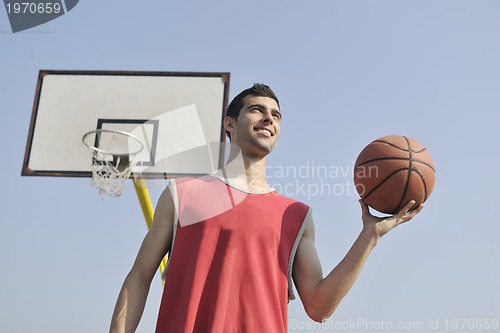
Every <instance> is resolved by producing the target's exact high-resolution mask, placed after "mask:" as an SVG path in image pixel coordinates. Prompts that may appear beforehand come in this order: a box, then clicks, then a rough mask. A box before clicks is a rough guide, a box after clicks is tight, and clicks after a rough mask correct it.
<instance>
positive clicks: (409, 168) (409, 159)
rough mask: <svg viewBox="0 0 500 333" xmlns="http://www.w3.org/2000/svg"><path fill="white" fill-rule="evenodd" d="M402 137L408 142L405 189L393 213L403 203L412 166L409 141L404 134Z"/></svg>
mask: <svg viewBox="0 0 500 333" xmlns="http://www.w3.org/2000/svg"><path fill="white" fill-rule="evenodd" d="M403 138H404V139H405V140H406V144H408V150H407V151H408V154H409V156H408V161H409V162H410V163H409V165H408V177H406V184H405V189H404V191H403V194H402V195H401V200H399V203H398V205H397V206H396V208H395V209H394V210H393V211H392V212H393V213H396V212H397V211H398V210H399V209H400V207H401V205H402V204H403V200H404V198H405V196H406V192H408V186H409V184H410V178H411V170H412V169H413V167H412V164H413V155H412V151H411V145H410V141H409V140H408V138H406V137H405V136H403Z"/></svg>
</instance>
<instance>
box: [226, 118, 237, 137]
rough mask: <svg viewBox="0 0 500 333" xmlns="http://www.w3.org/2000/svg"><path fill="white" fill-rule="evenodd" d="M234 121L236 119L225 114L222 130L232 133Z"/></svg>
mask: <svg viewBox="0 0 500 333" xmlns="http://www.w3.org/2000/svg"><path fill="white" fill-rule="evenodd" d="M235 122H236V120H235V119H234V118H231V117H230V116H226V118H224V130H225V131H227V132H229V133H233V131H234V128H235V126H236V124H235Z"/></svg>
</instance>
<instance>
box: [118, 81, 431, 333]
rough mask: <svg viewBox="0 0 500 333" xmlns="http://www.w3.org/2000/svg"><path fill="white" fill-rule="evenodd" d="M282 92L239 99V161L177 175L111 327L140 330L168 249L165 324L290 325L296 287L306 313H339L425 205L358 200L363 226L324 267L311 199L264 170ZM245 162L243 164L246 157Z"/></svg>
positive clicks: (192, 328) (160, 330)
mask: <svg viewBox="0 0 500 333" xmlns="http://www.w3.org/2000/svg"><path fill="white" fill-rule="evenodd" d="M281 118H282V116H281V111H280V107H279V101H278V98H277V97H276V96H275V94H274V93H273V92H272V90H271V89H270V88H269V87H268V86H266V85H262V84H255V85H254V86H253V87H252V88H249V89H246V90H244V91H243V92H241V93H240V94H239V95H238V96H236V97H235V99H234V100H233V101H232V102H231V104H230V105H229V108H228V112H227V117H226V118H225V119H224V128H225V130H226V132H227V133H228V135H229V137H230V140H231V143H232V144H233V145H234V146H235V147H236V148H238V151H237V150H232V151H231V157H230V160H231V162H229V163H228V165H227V166H226V167H225V168H224V170H221V172H220V173H217V174H214V175H211V176H205V177H200V178H197V179H194V178H184V179H178V180H176V181H171V182H170V185H169V188H168V189H166V190H165V191H164V193H163V194H162V196H161V197H160V199H159V202H158V204H157V207H156V212H155V216H154V221H153V225H152V227H151V229H150V230H149V232H148V233H147V235H146V237H145V239H144V241H143V244H142V246H141V248H140V250H139V253H138V255H137V258H136V261H135V263H134V265H133V267H132V269H131V271H130V273H129V274H128V276H127V278H126V279H125V282H124V284H123V287H122V290H121V292H120V295H119V297H118V301H117V304H116V308H115V311H114V314H113V318H112V322H111V329H110V332H112V333H118V332H120V333H123V332H126V333H128V332H134V331H135V329H136V327H137V325H138V323H139V320H140V317H141V315H142V312H143V310H144V305H145V303H146V298H147V294H148V292H149V287H150V284H151V280H152V278H153V276H154V274H155V272H156V270H157V268H158V265H159V263H160V261H161V259H162V258H163V256H164V255H165V254H166V253H167V252H168V253H170V259H169V264H168V267H167V272H166V281H165V289H164V293H163V298H162V302H161V306H160V313H159V316H158V323H157V329H156V332H157V333H169V332H172V333H182V332H185V333H187V332H204V333H205V332H248V333H254V332H272V333H277V332H287V326H288V322H287V321H288V319H287V313H288V310H287V303H288V301H289V300H290V299H293V298H294V295H293V290H292V282H291V279H292V278H293V282H294V283H295V286H296V288H297V291H298V293H299V295H300V299H301V300H302V303H303V305H304V309H305V311H306V312H307V314H308V315H309V316H310V317H311V318H312V319H313V320H315V321H317V322H321V321H323V320H325V319H326V318H328V317H329V316H331V314H332V313H333V312H334V311H335V309H336V308H337V306H338V305H339V304H340V302H341V300H342V299H343V298H344V296H345V295H346V294H347V292H348V291H349V290H350V288H351V287H352V285H353V284H354V282H355V280H356V278H357V277H358V275H359V273H360V271H361V269H362V267H363V265H364V263H365V261H366V259H367V258H368V255H369V254H370V252H371V251H372V249H373V248H374V247H375V245H376V244H377V243H378V241H379V240H380V238H381V237H382V236H383V235H384V234H386V233H387V232H388V231H390V230H391V229H393V228H394V227H396V226H397V225H399V224H401V223H403V222H406V221H409V220H410V219H411V218H413V217H414V216H415V215H416V214H418V213H419V212H420V211H421V210H422V208H423V205H421V206H419V207H418V208H417V209H415V210H413V211H409V209H410V207H411V206H412V205H413V204H414V202H413V201H410V202H409V203H408V204H407V205H406V206H405V207H404V208H403V209H402V210H401V211H400V212H399V213H398V214H396V215H394V216H391V217H387V218H384V219H382V218H378V217H375V216H373V215H371V214H370V212H369V210H368V207H367V206H366V205H365V204H364V203H363V202H362V201H360V204H361V210H362V221H363V229H362V231H361V232H360V234H359V236H358V238H357V239H356V241H355V242H354V244H353V245H352V247H351V249H350V250H349V251H348V253H347V254H346V256H345V257H344V259H343V260H342V261H341V262H340V263H339V264H338V265H337V266H336V267H335V268H334V269H333V270H332V271H331V272H330V273H329V274H328V275H327V276H326V277H323V273H322V268H321V265H320V262H319V259H318V255H317V253H316V249H315V246H314V224H313V220H312V218H311V214H310V210H309V208H308V207H307V206H306V205H305V204H303V203H301V202H298V201H295V200H292V199H289V198H285V197H283V196H281V195H280V194H278V193H276V191H274V190H273V189H272V188H271V187H270V186H269V184H268V183H267V181H266V177H265V174H264V170H265V163H266V156H267V155H268V154H269V153H270V152H271V151H272V150H273V148H274V146H275V145H276V142H277V140H278V136H279V133H280V126H281ZM238 162H239V163H238Z"/></svg>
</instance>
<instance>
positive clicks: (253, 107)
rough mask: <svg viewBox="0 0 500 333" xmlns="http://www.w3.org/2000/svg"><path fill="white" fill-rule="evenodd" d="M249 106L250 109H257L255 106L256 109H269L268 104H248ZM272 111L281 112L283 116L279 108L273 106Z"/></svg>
mask: <svg viewBox="0 0 500 333" xmlns="http://www.w3.org/2000/svg"><path fill="white" fill-rule="evenodd" d="M248 108H249V109H255V108H256V109H261V110H265V109H267V106H265V105H264V104H260V103H255V104H250V105H249V106H248ZM271 112H274V113H277V114H279V115H280V118H281V112H280V110H279V109H276V108H273V109H272V110H271Z"/></svg>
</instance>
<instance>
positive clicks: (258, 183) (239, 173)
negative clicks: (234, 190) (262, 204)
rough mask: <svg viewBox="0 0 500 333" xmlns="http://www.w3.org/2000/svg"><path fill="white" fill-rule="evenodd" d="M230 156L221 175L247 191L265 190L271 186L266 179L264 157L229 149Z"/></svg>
mask: <svg viewBox="0 0 500 333" xmlns="http://www.w3.org/2000/svg"><path fill="white" fill-rule="evenodd" d="M230 156H231V158H230V160H229V163H228V164H226V166H225V167H224V170H223V177H224V178H226V179H227V180H228V181H229V182H233V183H234V184H235V185H237V186H239V187H241V188H246V189H248V191H249V192H266V191H269V190H271V186H269V184H268V183H267V180H266V173H265V171H266V157H265V156H263V157H249V156H244V155H242V154H241V152H239V154H238V155H236V154H234V151H231V155H230Z"/></svg>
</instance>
